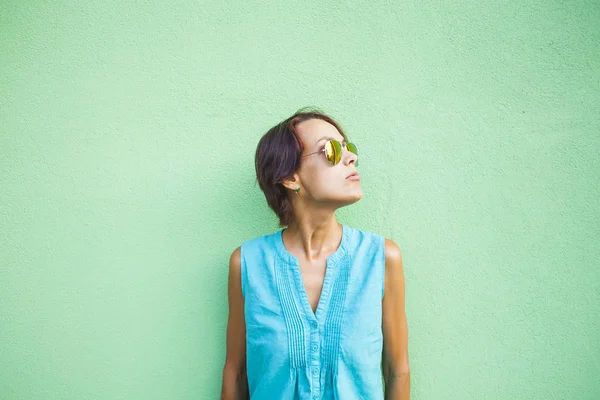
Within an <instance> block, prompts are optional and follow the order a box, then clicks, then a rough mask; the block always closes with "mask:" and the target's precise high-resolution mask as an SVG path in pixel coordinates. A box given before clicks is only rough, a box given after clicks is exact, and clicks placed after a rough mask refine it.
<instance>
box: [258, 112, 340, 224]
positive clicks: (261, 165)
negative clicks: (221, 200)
mask: <svg viewBox="0 0 600 400" xmlns="http://www.w3.org/2000/svg"><path fill="white" fill-rule="evenodd" d="M309 119H321V120H323V121H326V122H329V123H330V124H331V125H333V126H335V127H336V129H337V130H338V132H339V133H340V134H341V135H342V136H343V137H344V139H347V137H346V134H345V133H344V131H343V130H342V128H341V127H340V125H339V124H338V123H337V122H335V121H334V120H333V118H331V117H330V116H328V115H326V114H325V113H323V112H322V111H321V110H319V109H318V108H315V107H303V108H301V109H299V110H298V111H296V112H295V113H294V115H292V116H291V117H289V118H287V119H285V120H284V121H282V122H280V123H278V124H277V125H275V126H274V127H272V128H271V129H269V130H268V131H267V133H265V134H264V135H263V136H262V137H261V138H260V140H259V142H258V146H257V147H256V154H255V158H254V166H255V168H256V179H257V181H258V184H259V185H260V188H261V190H262V191H263V192H264V194H265V197H266V199H267V204H268V205H269V207H270V208H271V209H272V210H273V211H274V212H275V214H276V215H277V217H278V218H279V226H280V227H284V226H287V225H289V224H290V223H291V222H292V221H293V220H294V210H293V209H292V203H291V202H290V200H289V198H288V194H287V193H286V190H287V189H286V187H285V186H283V185H282V184H281V182H282V181H283V180H285V179H289V178H291V177H292V175H293V174H294V173H295V172H296V171H297V170H298V168H300V157H301V156H302V152H303V151H304V143H302V139H300V135H298V131H297V129H296V126H297V125H298V124H299V123H300V122H302V121H306V120H309Z"/></svg>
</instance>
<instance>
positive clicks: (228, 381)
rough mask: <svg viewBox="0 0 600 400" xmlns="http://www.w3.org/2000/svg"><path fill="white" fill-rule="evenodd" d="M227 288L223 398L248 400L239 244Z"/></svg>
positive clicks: (231, 263)
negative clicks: (227, 312) (227, 309)
mask: <svg viewBox="0 0 600 400" xmlns="http://www.w3.org/2000/svg"><path fill="white" fill-rule="evenodd" d="M227 291H228V299H229V300H228V301H229V319H228V321H227V351H226V356H225V367H224V368H223V386H222V388H221V400H247V399H249V398H250V396H249V394H248V378H247V376H246V322H245V319H244V296H243V295H242V277H241V268H240V248H239V247H238V248H237V249H235V250H234V251H233V253H232V254H231V258H230V259H229V278H228V284H227Z"/></svg>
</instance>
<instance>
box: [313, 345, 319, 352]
mask: <svg viewBox="0 0 600 400" xmlns="http://www.w3.org/2000/svg"><path fill="white" fill-rule="evenodd" d="M312 349H313V351H317V350H319V345H318V344H316V343H315V344H313V345H312Z"/></svg>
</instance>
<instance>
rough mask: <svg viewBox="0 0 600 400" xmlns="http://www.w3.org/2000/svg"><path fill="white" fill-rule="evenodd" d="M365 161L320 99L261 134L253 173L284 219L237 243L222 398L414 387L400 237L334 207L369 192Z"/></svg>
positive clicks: (396, 394) (345, 394)
mask: <svg viewBox="0 0 600 400" xmlns="http://www.w3.org/2000/svg"><path fill="white" fill-rule="evenodd" d="M357 165H358V151H357V148H356V145H354V144H353V143H351V142H348V138H347V137H346V134H345V133H344V132H343V131H342V129H341V127H340V126H339V125H338V124H337V123H336V122H335V121H334V120H333V119H332V118H331V117H329V116H327V115H325V114H323V113H322V112H320V111H315V110H308V111H307V110H299V111H297V112H296V113H295V114H294V115H292V116H291V117H289V118H288V119H286V120H284V121H283V122H281V123H279V124H277V125H276V126H274V127H273V128H271V129H270V130H269V131H268V132H267V133H266V134H265V135H264V136H263V137H262V138H261V139H260V141H259V143H258V147H257V149H256V159H255V166H256V175H257V179H258V182H259V185H260V188H261V189H262V191H263V192H264V194H265V196H266V199H267V203H268V205H269V207H270V208H272V209H273V211H274V212H275V213H276V214H277V217H278V218H279V225H280V227H282V228H283V227H286V228H284V229H281V230H278V231H277V232H275V233H272V234H267V235H264V236H260V237H257V238H254V239H251V240H248V241H246V242H244V243H242V245H241V246H240V247H238V248H236V249H235V250H234V251H233V254H232V255H231V258H230V261H229V286H228V291H229V320H228V324H227V351H226V361H225V367H224V369H223V386H222V394H221V399H223V400H228V399H248V398H251V399H252V400H279V399H285V400H287V399H291V400H293V399H341V400H354V399H368V400H377V399H384V398H385V399H398V400H408V399H409V397H410V378H409V377H410V369H409V363H408V326H407V322H406V315H405V308H404V298H405V295H404V272H403V267H402V255H401V252H400V248H399V247H398V246H397V245H396V244H395V243H394V242H393V241H392V240H390V239H387V238H384V237H383V236H380V235H378V234H375V233H373V232H369V231H365V230H359V229H356V228H352V227H350V226H348V225H345V224H343V223H339V222H338V221H337V220H336V217H335V211H336V210H337V209H338V208H340V207H343V206H347V205H350V204H353V203H355V202H357V201H359V200H360V199H361V198H362V197H363V192H362V189H361V187H360V178H359V175H358V171H357V168H356V167H357Z"/></svg>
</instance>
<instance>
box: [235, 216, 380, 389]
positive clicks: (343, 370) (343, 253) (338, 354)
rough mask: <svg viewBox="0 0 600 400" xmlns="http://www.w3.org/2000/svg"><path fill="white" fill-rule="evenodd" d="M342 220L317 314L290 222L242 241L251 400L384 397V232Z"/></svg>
mask: <svg viewBox="0 0 600 400" xmlns="http://www.w3.org/2000/svg"><path fill="white" fill-rule="evenodd" d="M341 225H342V228H343V233H342V241H341V244H340V246H339V247H338V249H337V250H336V251H335V253H333V254H332V255H330V256H329V257H328V259H327V267H326V272H325V280H324V282H323V289H322V291H321V297H320V299H319V304H318V307H317V311H316V313H315V312H313V310H312V308H311V306H310V303H309V302H308V297H307V295H306V290H305V288H304V283H303V280H302V275H301V272H300V268H299V263H298V259H297V258H296V257H295V256H293V255H292V254H291V253H289V252H288V251H287V249H286V248H285V246H284V245H283V241H282V232H283V229H281V230H279V231H277V232H275V233H272V234H268V235H264V236H260V237H257V238H254V239H251V240H248V241H246V242H244V243H243V244H242V245H241V270H242V282H241V283H242V292H243V295H244V300H245V302H244V311H245V318H246V364H247V375H248V385H249V389H250V398H251V400H274V399H277V400H279V399H284V400H287V399H302V400H304V399H313V400H316V399H326V400H329V399H341V400H353V399H368V400H378V399H383V381H382V375H381V356H382V354H381V352H382V346H383V337H382V328H381V322H382V315H381V312H382V305H381V301H382V298H383V287H384V286H383V284H384V275H385V274H384V270H385V252H384V244H385V238H384V237H383V236H380V235H377V234H375V233H372V232H368V231H364V230H359V229H356V228H352V227H350V226H347V225H344V224H341Z"/></svg>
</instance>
